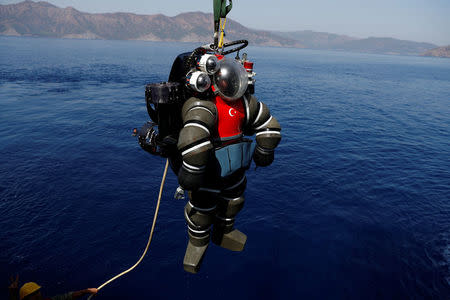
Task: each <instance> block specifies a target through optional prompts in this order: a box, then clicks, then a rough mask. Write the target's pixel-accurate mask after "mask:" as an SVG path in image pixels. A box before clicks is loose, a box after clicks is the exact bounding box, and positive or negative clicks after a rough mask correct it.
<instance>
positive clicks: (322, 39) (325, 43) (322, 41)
mask: <svg viewBox="0 0 450 300" xmlns="http://www.w3.org/2000/svg"><path fill="white" fill-rule="evenodd" d="M274 33H275V34H277V35H280V36H284V37H286V38H290V39H293V40H297V41H299V42H300V43H302V44H303V45H305V46H306V47H308V48H313V49H331V48H333V47H335V46H336V45H341V44H343V43H345V42H348V41H353V40H357V38H354V37H349V36H346V35H339V34H333V33H327V32H317V31H311V30H302V31H291V32H282V31H274Z"/></svg>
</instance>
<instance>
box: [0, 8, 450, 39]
mask: <svg viewBox="0 0 450 300" xmlns="http://www.w3.org/2000/svg"><path fill="white" fill-rule="evenodd" d="M17 2H21V0H0V3H1V4H8V3H17ZM47 2H50V3H53V4H55V5H57V6H60V7H67V6H72V7H74V8H76V9H78V10H80V11H84V12H91V13H97V12H98V13H100V12H119V11H120V12H133V13H138V14H155V13H162V14H165V15H168V16H174V15H177V14H179V13H181V12H187V11H203V12H212V2H213V1H212V0H159V1H156V0H48V1H47ZM229 17H230V18H232V19H234V20H236V21H238V22H240V23H241V24H242V25H245V26H247V27H251V28H254V29H265V30H282V31H294V30H314V31H324V32H330V33H338V34H347V35H350V36H355V37H369V36H376V37H394V38H399V39H407V40H413V41H419V42H430V43H434V44H437V45H440V46H441V45H450V0H340V1H336V0H272V1H269V0H234V1H233V10H232V11H231V13H230V15H229Z"/></svg>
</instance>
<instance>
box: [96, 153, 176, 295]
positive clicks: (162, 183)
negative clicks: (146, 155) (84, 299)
mask: <svg viewBox="0 0 450 300" xmlns="http://www.w3.org/2000/svg"><path fill="white" fill-rule="evenodd" d="M168 166H169V159H167V160H166V166H165V168H164V174H163V177H162V180H161V186H160V188H159V196H158V202H157V203H156V209H155V214H154V216H153V223H152V229H151V230H150V236H149V237H148V242H147V246H146V247H145V250H144V253H142V256H141V258H139V260H138V261H137V262H136V263H135V264H134V265H133V266H132V267H131V268H129V269H128V270H125V271H123V272H122V273H120V274H118V275H116V276H114V277H113V278H111V279H110V280H108V281H106V282H105V283H103V284H102V285H101V286H99V287H98V288H97V290H101V289H102V288H103V287H105V286H106V285H108V284H109V283H111V282H113V281H114V280H116V279H117V278H119V277H121V276H123V275H125V274H127V273H128V272H130V271H132V270H133V269H134V268H136V267H137V266H138V265H139V264H140V263H141V261H142V259H144V256H145V255H146V254H147V251H148V248H149V247H150V243H151V242H152V237H153V231H154V230H155V224H156V219H157V218H158V211H159V204H160V202H161V196H162V191H163V187H164V182H165V181H166V175H167V169H168ZM92 296H93V295H91V296H89V298H88V300H89V299H91V298H92Z"/></svg>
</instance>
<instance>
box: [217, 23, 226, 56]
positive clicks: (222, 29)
mask: <svg viewBox="0 0 450 300" xmlns="http://www.w3.org/2000/svg"><path fill="white" fill-rule="evenodd" d="M220 20H221V22H222V26H220V40H219V49H220V48H222V47H223V37H224V35H225V24H226V23H227V18H222V19H220Z"/></svg>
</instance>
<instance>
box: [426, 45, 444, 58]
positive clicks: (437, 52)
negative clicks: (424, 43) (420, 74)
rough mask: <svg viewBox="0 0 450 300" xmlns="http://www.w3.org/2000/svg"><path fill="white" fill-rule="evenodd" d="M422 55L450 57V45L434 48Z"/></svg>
mask: <svg viewBox="0 0 450 300" xmlns="http://www.w3.org/2000/svg"><path fill="white" fill-rule="evenodd" d="M421 55H422V56H434V57H448V58H450V45H448V46H444V47H439V48H434V49H431V50H429V51H426V52H424V53H422V54H421Z"/></svg>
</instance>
